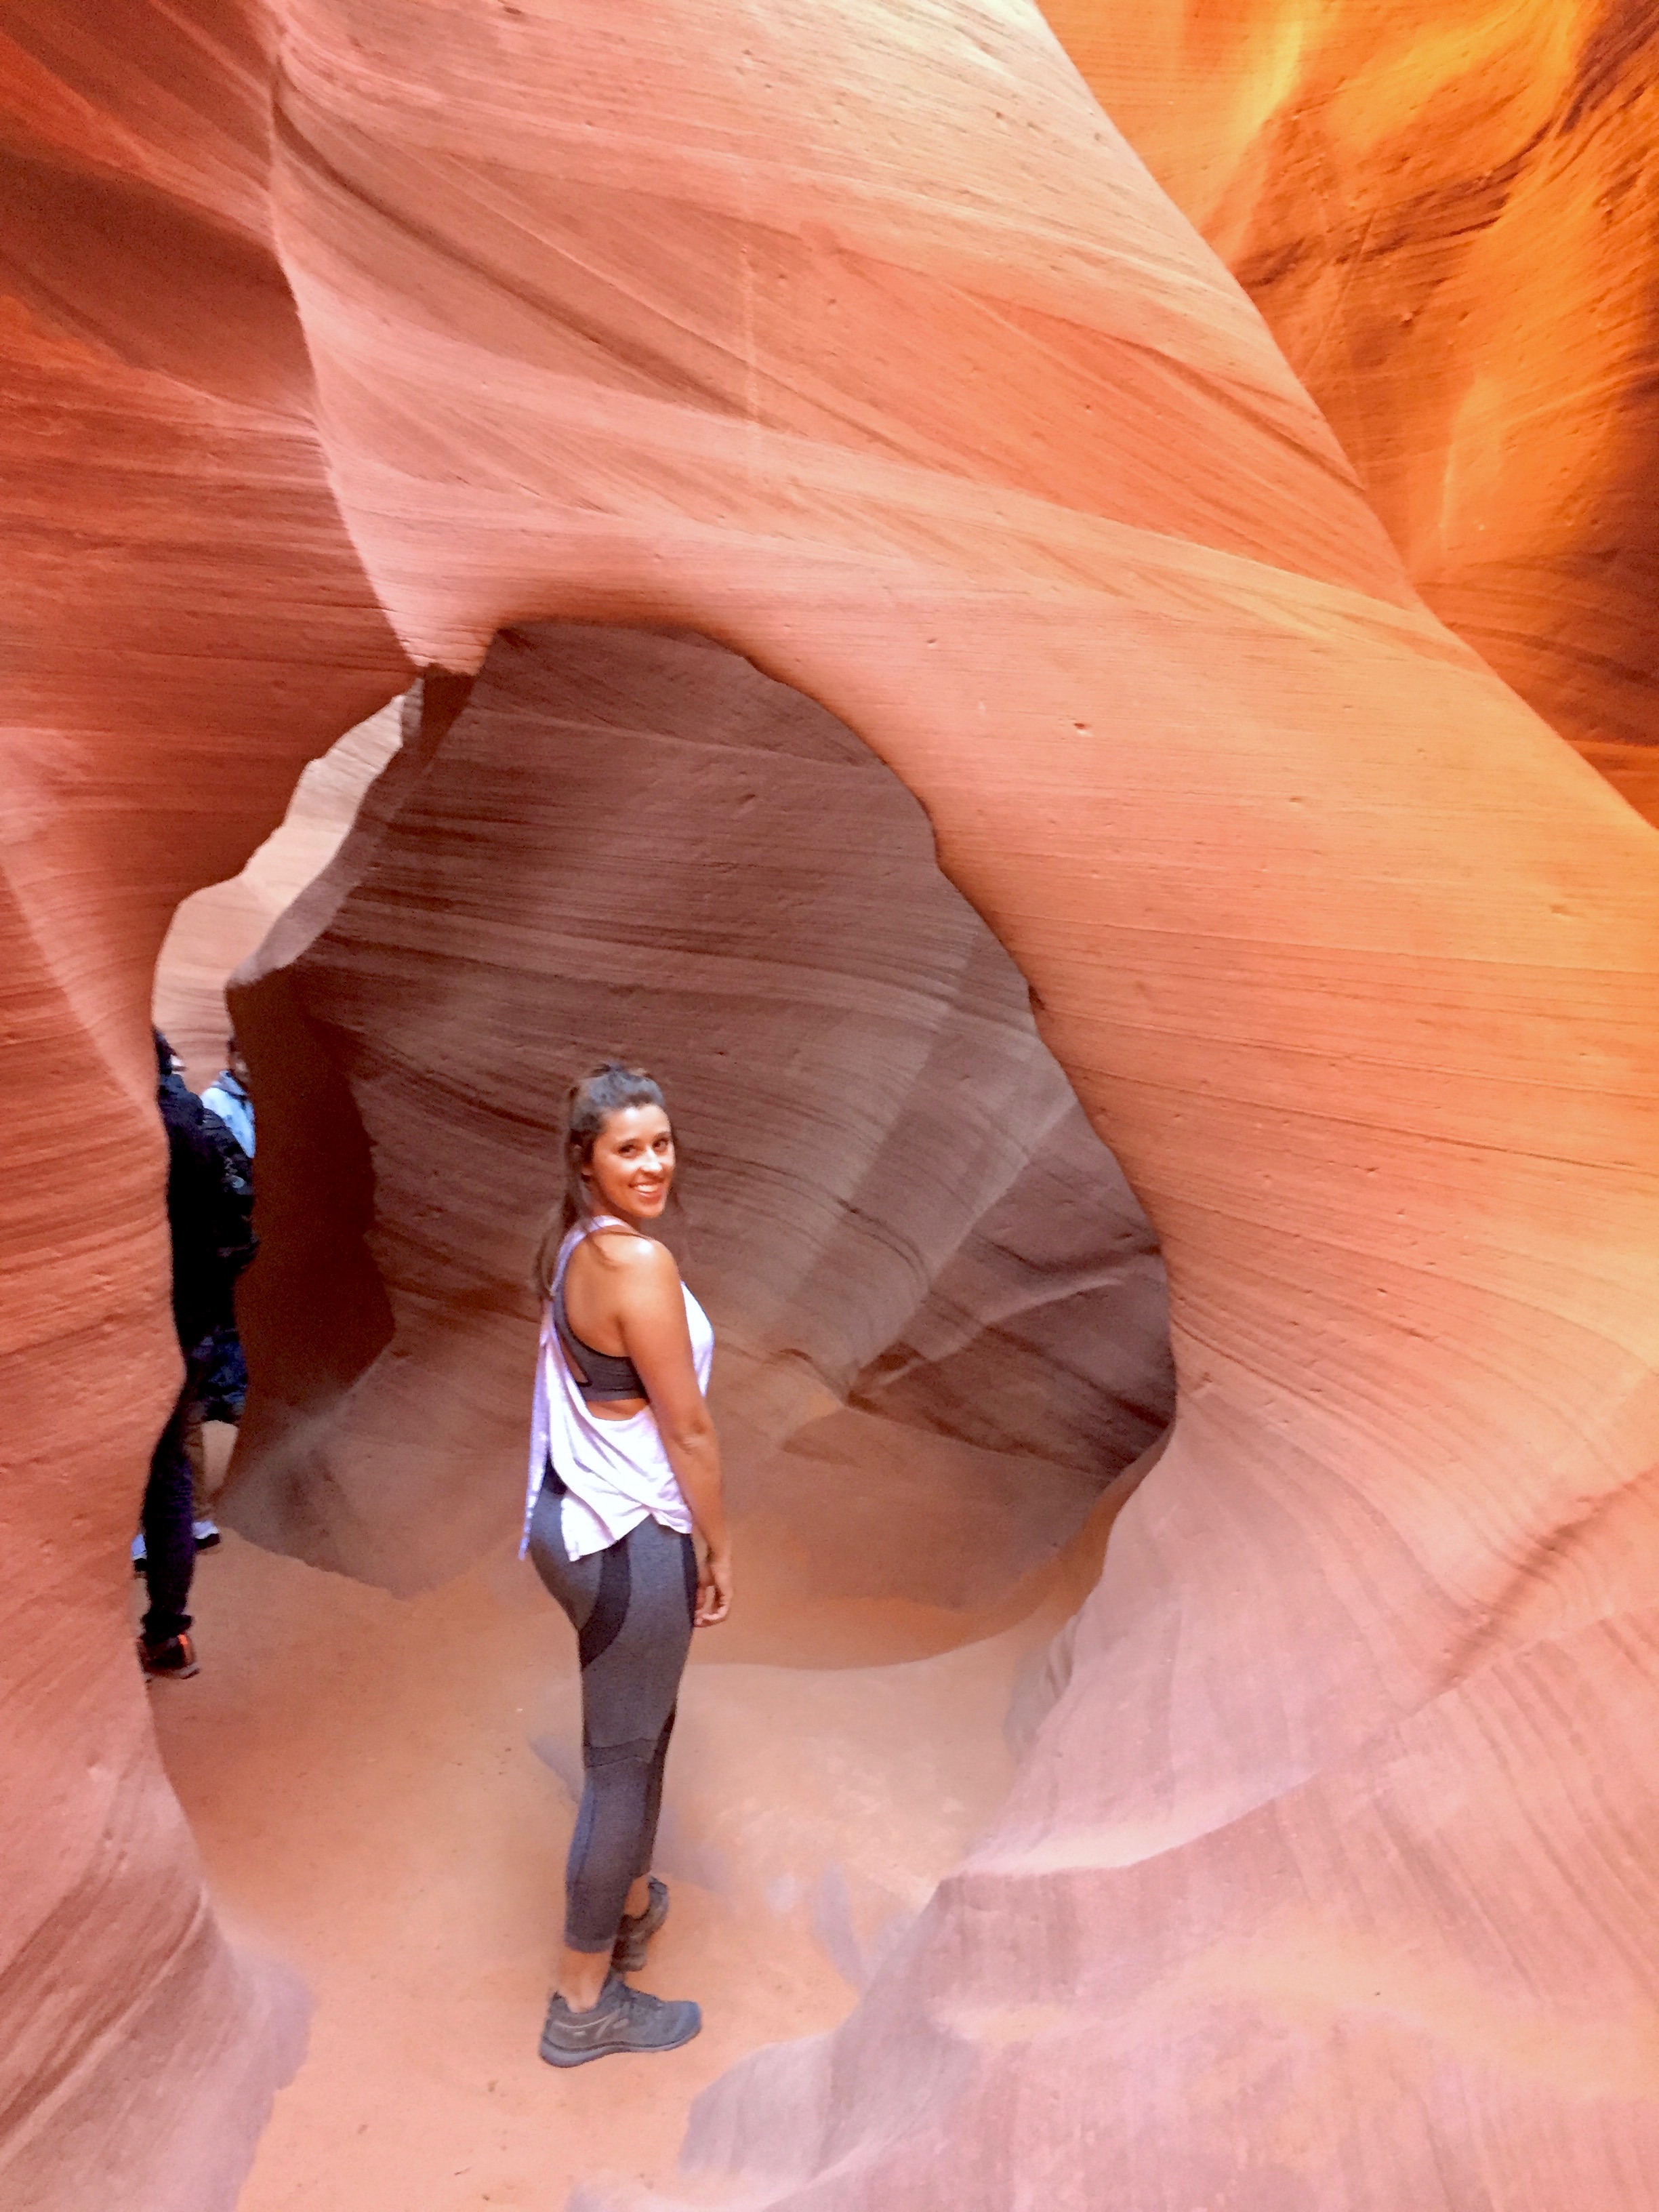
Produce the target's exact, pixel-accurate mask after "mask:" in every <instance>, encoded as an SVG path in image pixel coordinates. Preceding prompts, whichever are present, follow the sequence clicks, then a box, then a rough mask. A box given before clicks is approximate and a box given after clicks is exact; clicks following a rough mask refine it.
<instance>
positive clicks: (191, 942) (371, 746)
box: [150, 700, 401, 1091]
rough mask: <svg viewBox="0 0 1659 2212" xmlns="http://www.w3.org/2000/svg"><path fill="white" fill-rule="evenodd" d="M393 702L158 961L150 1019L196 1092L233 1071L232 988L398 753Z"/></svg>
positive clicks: (315, 768)
mask: <svg viewBox="0 0 1659 2212" xmlns="http://www.w3.org/2000/svg"><path fill="white" fill-rule="evenodd" d="M400 722H401V710H400V706H399V702H397V701H395V700H394V701H393V702H392V703H391V704H390V705H388V706H386V707H382V708H380V711H379V713H378V714H371V715H370V716H369V717H368V720H367V721H365V722H362V723H360V724H358V726H356V728H354V729H349V730H348V731H347V732H346V733H345V735H344V736H343V738H340V739H339V740H338V741H337V743H336V744H331V746H330V747H329V749H328V750H327V751H326V752H325V753H324V754H323V755H322V756H321V757H319V759H317V760H314V761H312V762H311V763H309V764H308V765H307V767H306V768H305V769H304V770H303V771H302V772H301V776H300V781H298V783H297V784H295V787H294V796H293V797H292V798H291V799H289V803H288V810H287V811H286V812H285V813H284V815H283V818H282V820H281V822H280V823H278V824H277V826H276V829H273V830H272V831H271V833H270V836H269V837H267V838H266V839H265V841H264V844H262V845H261V846H260V847H259V848H258V851H257V852H254V853H252V854H250V856H249V858H248V860H247V863H246V866H244V867H243V868H242V869H241V870H240V872H238V873H237V874H236V875H234V876H231V877H229V878H227V879H226V880H225V881H224V882H223V883H218V884H205V885H204V887H203V889H202V890H199V891H195V892H192V893H191V896H190V897H189V898H187V899H185V900H184V901H183V902H181V904H180V905H179V908H178V910H177V911H176V912H175V914H174V915H173V920H172V921H171V922H170V923H169V924H168V927H167V935H166V937H165V938H164V939H162V941H161V952H160V954H159V956H158V957H157V959H156V963H155V988H154V990H153V992H152V993H151V996H150V1011H151V1012H152V1013H153V1015H154V1016H155V1024H156V1027H157V1028H158V1029H160V1030H161V1031H162V1032H163V1033H164V1034H165V1036H167V1039H168V1041H169V1042H171V1044H172V1045H173V1049H174V1050H175V1051H176V1052H177V1053H178V1054H179V1055H180V1057H181V1058H182V1059H183V1060H184V1062H185V1080H186V1082H187V1083H189V1085H190V1086H191V1089H192V1090H194V1091H201V1090H203V1089H204V1088H205V1087H206V1085H208V1084H210V1083H211V1082H212V1080H213V1079H214V1077H215V1076H216V1074H217V1073H219V1070H220V1069H221V1068H222V1066H224V1064H225V1039H226V1036H227V1035H228V1031H229V1025H230V1010H229V1007H228V1006H227V1004H226V1000H225V984H226V981H227V980H228V977H229V975H230V972H231V970H232V969H234V968H235V967H237V966H238V965H239V964H240V963H241V962H242V961H243V960H245V959H246V957H247V956H248V954H249V953H251V952H252V951H256V950H257V948H258V945H259V942H260V940H261V939H262V938H263V937H264V934H265V933H266V931H267V930H268V929H269V928H270V925H271V924H272V922H273V921H276V917H277V915H279V914H281V913H282V912H283V910H284V908H287V907H288V906H289V905H290V904H291V903H292V902H293V901H294V900H295V898H297V897H298V896H299V895H300V893H301V891H302V890H305V889H306V887H307V884H311V883H312V882H313V881H314V880H315V878H317V877H318V876H319V875H320V874H321V872H322V871H323V870H324V868H325V867H326V866H327V865H328V863H329V861H330V860H332V859H333V857H334V854H335V853H336V851H337V849H338V848H339V844H340V841H341V839H342V838H343V836H345V834H346V832H347V830H348V829H350V827H351V824H352V821H353V818H354V817H355V816H356V811H357V802H358V801H359V799H361V798H362V795H363V793H364V791H365V790H366V789H367V788H368V786H369V784H370V783H372V782H373V781H374V778H375V777H376V776H377V775H379V774H380V770H381V769H383V768H384V767H385V766H386V762H387V761H388V760H389V759H390V758H391V757H392V754H393V753H394V752H395V751H396V750H397V748H398V732H399V726H400Z"/></svg>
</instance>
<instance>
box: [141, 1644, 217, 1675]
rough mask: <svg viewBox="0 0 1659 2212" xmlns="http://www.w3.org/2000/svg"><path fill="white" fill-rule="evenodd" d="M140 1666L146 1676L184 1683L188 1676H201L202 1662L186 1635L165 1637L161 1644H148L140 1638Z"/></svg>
mask: <svg viewBox="0 0 1659 2212" xmlns="http://www.w3.org/2000/svg"><path fill="white" fill-rule="evenodd" d="M138 1664H139V1665H140V1666H141V1667H142V1668H143V1670H144V1672H145V1674H155V1675H156V1676H158V1677H160V1676H161V1675H166V1676H167V1678H168V1679H169V1680H172V1681H175V1682H182V1681H184V1680H185V1678H186V1676H188V1675H191V1674H200V1673H201V1671H202V1662H201V1661H200V1660H199V1659H198V1658H197V1656H196V1646H195V1645H194V1644H192V1643H191V1640H190V1638H189V1637H187V1636H185V1635H182V1634H181V1635H179V1636H167V1637H163V1638H162V1639H161V1642H160V1643H159V1644H147V1643H146V1642H145V1641H144V1639H143V1637H142V1636H141V1637H140V1638H138Z"/></svg>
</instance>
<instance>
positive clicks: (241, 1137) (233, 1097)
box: [185, 1036, 253, 1552]
mask: <svg viewBox="0 0 1659 2212" xmlns="http://www.w3.org/2000/svg"><path fill="white" fill-rule="evenodd" d="M202 1103H203V1105H204V1106H205V1107H206V1108H207V1109H208V1111H209V1113H210V1114H216V1115H218V1117H219V1119H220V1120H221V1121H222V1122H223V1123H224V1125H225V1127H226V1128H227V1129H228V1130H229V1132H230V1133H231V1136H232V1138H233V1139H234V1140H235V1142H236V1144H237V1145H238V1146H240V1148H241V1151H242V1152H243V1154H244V1156H245V1158H246V1161H249V1162H251V1161H252V1158H253V1099H252V1092H251V1091H250V1088H249V1082H248V1064H247V1062H246V1060H244V1059H243V1057H242V1048H241V1047H240V1045H239V1044H238V1043H237V1042H236V1039H235V1037H234V1036H229V1037H227V1038H226V1040H225V1065H224V1066H223V1068H222V1070H221V1071H220V1073H218V1074H217V1075H216V1077H215V1078H214V1079H213V1081H212V1082H211V1083H210V1084H209V1085H208V1087H207V1089H206V1090H205V1091H204V1092H203V1093H202ZM246 1172H247V1173H248V1174H249V1176H250V1178H251V1176H252V1170H251V1168H249V1169H247V1170H246ZM246 1398H247V1360H246V1357H245V1356H244V1354H243V1351H242V1340H241V1338H240V1336H239V1335H238V1334H237V1333H236V1325H235V1323H234V1322H228V1323H227V1325H226V1326H225V1327H224V1328H219V1329H216V1330H215V1331H214V1335H213V1352H212V1355H211V1357H210V1359H209V1362H208V1371H207V1376H206V1379H205V1381H204V1384H203V1389H202V1400H201V1404H200V1406H199V1407H197V1413H196V1418H195V1419H194V1420H193V1421H192V1423H191V1428H190V1431H189V1433H188V1435H187V1436H186V1438H185V1449H187V1450H188V1451H189V1453H190V1464H191V1469H192V1471H193V1473H194V1474H195V1478H196V1493H195V1506H194V1511H195V1516H196V1521H195V1526H196V1548H197V1551H198V1552H206V1551H210V1550H211V1549H212V1548H213V1547H214V1546H215V1545H216V1543H217V1542H218V1541H219V1530H218V1528H217V1526H216V1522H214V1519H213V1515H212V1511H211V1500H210V1497H209V1495H208V1489H207V1464H206V1455H205V1454H204V1449H203V1445H202V1423H203V1422H204V1420H205V1421H228V1422H229V1423H230V1425H232V1427H234V1426H235V1425H237V1424H238V1423H239V1422H240V1420H241V1418H242V1407H243V1405H244V1403H245V1402H246Z"/></svg>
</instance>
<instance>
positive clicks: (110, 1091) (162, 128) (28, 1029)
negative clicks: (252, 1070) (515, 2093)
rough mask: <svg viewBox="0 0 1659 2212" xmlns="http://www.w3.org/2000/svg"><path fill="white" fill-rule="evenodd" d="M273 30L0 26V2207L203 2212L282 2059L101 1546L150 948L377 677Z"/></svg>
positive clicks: (196, 15) (244, 17)
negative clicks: (197, 1840) (311, 310)
mask: <svg viewBox="0 0 1659 2212" xmlns="http://www.w3.org/2000/svg"><path fill="white" fill-rule="evenodd" d="M273 44H274V33H273V32H272V29H271V27H270V24H269V22H268V21H266V19H265V18H264V15H263V14H262V13H261V12H259V11H257V10H255V9H242V8H240V7H237V6H234V5H227V6H222V7H221V6H214V7H193V8H187V9H161V8H153V7H150V6H149V5H138V4H133V5H118V4H115V5H106V6H103V7H100V9H96V10H89V9H85V8H83V7H80V6H76V5H61V6H60V5H56V4H52V0H46V4H41V5H37V4H33V0H31V4H30V5H29V6H27V8H22V7H8V8H7V9H4V11H3V15H0V112H3V123H0V195H3V212H0V229H3V234H4V238H5V260H4V274H3V281H4V291H5V313H4V317H3V323H0V356H3V368H0V381H3V384H4V387H5V395H6V398H5V405H4V408H3V410H0V507H3V532H4V538H5V544H6V548H7V564H6V592H5V597H4V605H3V621H4V626H5V635H4V641H3V646H0V665H3V667H4V670H5V694H6V698H5V718H4V719H5V737H4V752H3V764H0V787H3V797H0V839H3V856H4V858H3V900H0V1006H3V1035H4V1038H5V1043H6V1047H7V1050H6V1054H5V1060H4V1075H3V1080H4V1084H5V1097H4V1113H3V1120H4V1127H5V1130H6V1137H5V1143H6V1147H7V1151H6V1164H5V1170H4V1173H3V1175H0V1267H3V1271H4V1279H5V1300H4V1314H5V1320H4V1336H3V1346H0V1357H3V1363H4V1364H3V1374H0V1404H3V1406H4V1408H5V1418H4V1447H3V1448H4V1453H5V1479H4V1481H3V1484H0V1541H3V1545H4V1549H5V1553H6V1557H7V1561H8V1565H7V1569H6V1571H5V1574H4V1577H3V1596H0V1620H3V1632H0V1711H3V1712H4V1715H5V1729H4V1750H3V1753H0V1756H3V1759H4V1761H5V1765H6V1773H5V1776H4V1779H3V1782H0V1838H3V1841H0V1850H3V1858H4V1864H5V1868H6V1876H5V1885H4V1902H3V1905H0V2021H3V2023H4V2028H3V2033H0V2115H3V2117H0V2199H3V2200H4V2202H5V2203H7V2204H8V2205H15V2206H22V2207H30V2208H33V2207H42V2208H50V2209H51V2212H58V2208H63V2207H70V2206H76V2207H78V2206H81V2205H87V2206H91V2205H94V2204H100V2203H104V2204H107V2203H111V2202H112V2194H111V2191H112V2186H119V2187H121V2188H124V2189H125V2191H127V2196H126V2198H125V2201H126V2202H127V2203H131V2204H133V2205H135V2206H136V2205H141V2204H142V2205H145V2206H150V2205H155V2206H157V2207H159V2206H161V2205H163V2204H169V2205H170V2204H175V2203H176V2204H179V2205H184V2204H207V2203H220V2204H224V2203H228V2202H229V2200H230V2197H231V2195H232V2194H233V2193H234V2189H235V2187H236V2185H237V2181H238V2179H240V2174H241V2172H242V2171H243V2169H244V2168H245V2166H246V2160H247V2157H248V2155H249V2152H250V2148H251V2143H252V2136H253V2135H254V2134H255V2133H256V2132H257V2130H258V2126H259V2124H260V2123H261V2119H262V2117H263V2114H264V2110H265V2109H266V2107H267V2106H268V2103H269V2099H270V2090H271V2087H272V2086H273V2083H274V2081H275V2080H276V2077H277V2075H279V2073H280V2071H281V2070H283V2069H284V2068H285V2067H286V2065H287V2064H288V2063H289V2062H290V2059H291V2056H292V2052H293V2050H294V2046H295V2020H294V2017H293V2012H294V2006H293V1999H292V1992H291V1991H289V1990H287V1989H286V1988H285V1987H283V1986H282V1985H279V1984H276V1983H273V1982H271V1981H270V1979H269V1978H258V1977H255V1976H254V1975H253V1973H252V1971H251V1970H250V1969H249V1968H248V1967H247V1966H246V1965H245V1964H241V1963H239V1962H238V1961H236V1960H234V1958H233V1957H232V1954H230V1952H229V1951H228V1948H227V1947H226V1945H225V1943H224V1942H223V1940H222V1936H220V1934H219V1932H218V1930H217V1929H216V1925H215V1923H214V1921H213V1918H212V1917H211V1914H210V1911H208V1908H207V1905H206V1902H205V1899H204V1893H203V1888H202V1883H201V1878H200V1873H199V1869H198V1867H197V1862H196V1858H195V1853H194V1850H193V1847H192V1844H191V1838H190V1835H189V1832H188V1830H187V1828H186V1827H185V1823H184V1820H183V1818H182V1816H181V1814H179V1810H178V1808H177V1806H176V1804H175V1802H174V1801H173V1796H172V1794H171V1792H170V1791H169V1790H168V1789H167V1785H166V1783H165V1781H164V1779H163V1778H162V1775H161V1769H160V1765H159V1763H158V1761H157V1759H156V1755H155V1743H154V1740H153V1736H152V1734H151V1729H150V1723H149V1713H148V1711H147V1710H146V1702H145V1693H144V1689H143V1683H142V1681H141V1680H140V1679H139V1677H138V1674H137V1668H136V1667H135V1665H134V1663H133V1656H132V1647H131V1640H130V1634H129V1630H128V1626H127V1620H126V1608H127V1602H128V1584H129V1583H130V1581H131V1575H130V1571H128V1569H127V1568H126V1567H125V1564H124V1555H125V1551H126V1547H127V1544H128V1542H129V1540H130V1538H131V1532H132V1528H133V1522H134V1520H135V1517H136V1510H137V1498H138V1497H139V1494H140V1492H141V1490H142V1487H143V1475H144V1469H145V1467H146V1464H147V1462H148V1459H149V1448H150V1444H151V1443H152V1442H153V1440H154V1436H155V1431H156V1430H157V1429H158V1428H159V1425H160V1423H161V1418H162V1416H163V1413H164V1411H165V1408H166V1406H167V1402H168V1401H169V1400H170V1399H171V1397H172V1395H173V1392H174V1390H175V1389H176V1388H177V1383H176V1376H177V1364H176V1363H177V1353H176V1351H175V1349H174V1346H173V1331H172V1325H171V1319H170V1316H169V1313H168V1310H167V1292H166V1285H165V1276H164V1269H165V1264H166V1261H165V1254H166V1231H165V1225H164V1221H163V1217H162V1214H161V1210H160V1200H161V1170H162V1147H161V1133H160V1130H159V1127H158V1126H157V1123H156V1120H155V1111H154V1105H153V1097H154V1081H155V1076H154V1068H155V1060H154V1056H153V1054H152V1053H151V1051H150V1048H149V1038H148V1036H147V1034H146V1028H145V1018H146V1012H147V1008H148V1003H149V979H150V971H151V969H152V968H153V966H154V964H155V953H156V950H157V947H158V946H159V945H160V943H161V937H162V934H163V933H164V932H165V930H166V928H167V922H168V918H169V916H170V915H171V914H172V912H173V908H174V906H175V905H176V904H177V902H178V901H179V898H180V897H181V896H183V895H184V894H185V892H186V891H188V890H192V889H193V888H195V887H196V886H197V884H203V883H208V882H211V881H213V880H215V879H216V878H221V877H223V876H225V875H227V874H229V873H231V872H234V870H235V869H236V868H237V867H238V866H240V863H241V862H242V860H244V859H245V858H246V854H247V853H248V851H249V849H250V848H251V847H252V845H254V844H255V843H257V842H258V840H259V839H260V838H261V837H262V836H264V833H265V832H266V831H267V830H268V829H270V827H271V826H272V824H273V823H274V822H275V821H276V819H277V817H279V816H280V814H281V812H282V810H283V805H284V803H285V801H286V799H287V798H288V795H289V791H290V789H291V788H292V786H293V781H294V778H295V775H296V773H297V772H298V770H299V769H300V768H301V765H302V764H303V763H304V761H305V760H306V758H307V756H308V755H309V754H311V753H313V752H315V751H318V750H320V749H321V748H322V747H324V746H325V745H326V744H328V743H329V742H330V741H331V739H332V738H335V737H337V736H338V735H339V733H340V732H342V731H343V730H344V729H345V728H346V727H347V726H349V725H350V724H351V723H354V722H356V721H358V720H361V719H362V717H363V716H364V715H365V714H368V712H369V711H370V710H371V709H372V708H374V707H377V706H378V705H379V704H380V702H382V701H383V700H384V699H385V698H386V696H388V694H390V693H391V692H392V691H394V690H398V689H400V688H401V686H402V685H403V684H404V683H405V682H406V681H407V677H408V664H407V662H406V660H405V659H404V653H403V652H402V650H401V648H400V647H399V646H398V642H397V641H396V639H395V638H394V636H393V635H392V630H391V629H390V628H389V626H388V624H387V623H386V618H385V617H384V615H383V614H382V613H381V611H380V607H379V606H378V605H377V604H376V601H375V599H374V593H373V592H372V591H371V590H370V588H369V587H368V585H367V583H366V582H365V580H364V579H363V576H362V571H361V568H360V567H359V564H358V562H357V560H356V556H355V554H354V552H353V550H352V547H351V544H350V541H349V537H348V535H347V533H346V531H345V529H344V528H343V526H342V523H341V520H340V517H339V513H338V511H337V507H336V504H335V502H334V500H333V498H332V496H331V494H330V491H329V489H328V485H327V482H326V477H325V462H324V457H323V453H322V451H321V448H320V447H319V442H318V439H317V436H316V433H315V429H314V428H313V421H312V414H311V409H312V404H313V394H312V388H311V380H310V374H309V370H308V368H307V360H306V352H305V347H304V343H303V341H302V339H301V334H300V330H299V325H298V322H297V319H296V318H295V313H294V308H293V304H292V301H291V299H290V296H289V291H288V289H287V286H286V284H285V283H284V281H283V277H282V275H281V273H280V270H278V267H277V265H276V259H275V258H274V256H273V254H272V252H271V249H270V218H269V212H268V201H267V190H266V176H267V151H268V142H269V92H268V86H269V79H270V67H271V53H272V47H273ZM112 2176H118V2177H119V2180H118V2184H116V2183H112Z"/></svg>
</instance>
